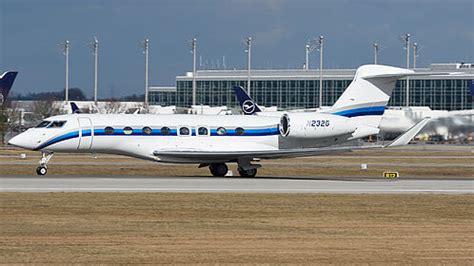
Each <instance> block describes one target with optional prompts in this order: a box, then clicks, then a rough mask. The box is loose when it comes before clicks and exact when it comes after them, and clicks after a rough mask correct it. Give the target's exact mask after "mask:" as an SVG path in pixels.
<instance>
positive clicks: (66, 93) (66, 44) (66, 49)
mask: <svg viewBox="0 0 474 266" xmlns="http://www.w3.org/2000/svg"><path fill="white" fill-rule="evenodd" d="M63 49H64V51H63V54H64V57H65V72H66V73H65V75H66V76H65V85H64V101H66V103H68V102H69V41H68V40H66V41H65V42H64V45H63Z"/></svg>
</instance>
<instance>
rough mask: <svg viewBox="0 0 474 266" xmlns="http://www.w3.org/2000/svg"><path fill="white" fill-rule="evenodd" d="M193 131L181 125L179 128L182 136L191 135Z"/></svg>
mask: <svg viewBox="0 0 474 266" xmlns="http://www.w3.org/2000/svg"><path fill="white" fill-rule="evenodd" d="M190 133H191V131H190V130H189V128H187V127H180V128H179V135H180V136H189V135H190Z"/></svg>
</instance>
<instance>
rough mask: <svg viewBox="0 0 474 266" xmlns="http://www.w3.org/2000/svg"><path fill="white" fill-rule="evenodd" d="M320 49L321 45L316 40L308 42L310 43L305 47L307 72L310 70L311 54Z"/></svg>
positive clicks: (305, 67)
mask: <svg viewBox="0 0 474 266" xmlns="http://www.w3.org/2000/svg"><path fill="white" fill-rule="evenodd" d="M318 47H319V44H318V42H316V40H313V41H308V43H307V44H306V45H305V63H304V69H305V70H308V69H309V54H310V53H311V52H312V51H314V49H316V48H318Z"/></svg>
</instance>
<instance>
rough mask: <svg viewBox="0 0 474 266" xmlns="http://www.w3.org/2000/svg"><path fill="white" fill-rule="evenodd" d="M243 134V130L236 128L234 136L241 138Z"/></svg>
mask: <svg viewBox="0 0 474 266" xmlns="http://www.w3.org/2000/svg"><path fill="white" fill-rule="evenodd" d="M244 133H245V130H244V129H243V128H241V127H238V128H236V129H235V134H236V135H237V136H242V135H243V134H244Z"/></svg>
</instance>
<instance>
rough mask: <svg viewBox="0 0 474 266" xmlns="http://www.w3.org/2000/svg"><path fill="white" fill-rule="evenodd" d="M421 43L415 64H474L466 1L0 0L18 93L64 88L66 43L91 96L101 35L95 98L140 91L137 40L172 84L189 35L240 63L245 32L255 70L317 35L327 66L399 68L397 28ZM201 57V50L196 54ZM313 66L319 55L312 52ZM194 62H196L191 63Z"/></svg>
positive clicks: (470, 9)
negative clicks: (376, 50)
mask: <svg viewBox="0 0 474 266" xmlns="http://www.w3.org/2000/svg"><path fill="white" fill-rule="evenodd" d="M407 32H409V33H411V34H412V36H413V41H415V42H417V43H419V46H420V51H419V57H418V60H417V65H418V66H420V67H427V66H429V64H431V63H441V62H471V63H474V1H472V0H450V1H448V0H385V1H384V0H362V1H355V0H346V1H344V0H266V1H264V0H261V1H258V0H235V1H227V0H200V1H185V0H170V1H160V0H156V1H151V0H149V1H146V0H135V1H125V0H116V1H105V0H104V1H88V0H81V1H77V0H71V1H69V0H42V1H39V0H0V72H4V71H6V70H18V71H20V74H19V76H18V78H17V82H16V83H15V85H14V91H15V92H17V93H22V94H25V93H28V92H40V91H49V90H60V89H62V88H64V56H63V55H62V54H61V49H60V47H59V44H60V43H61V42H62V41H64V40H66V39H67V40H69V41H70V42H71V50H70V86H71V87H80V88H82V89H83V90H84V91H85V92H86V93H87V94H88V95H89V96H91V95H92V88H93V56H92V51H91V49H90V48H89V47H88V43H89V42H91V41H92V39H93V37H94V36H97V37H98V39H99V42H100V43H99V46H100V57H99V90H100V91H99V96H101V97H109V96H121V95H130V94H133V93H137V94H141V93H143V87H144V81H143V76H144V63H143V62H144V57H143V54H142V48H141V41H142V40H143V39H144V38H149V39H150V42H151V43H150V85H160V86H164V85H174V83H175V82H174V81H175V76H176V75H182V74H184V73H185V72H186V71H189V70H190V69H191V66H192V61H191V59H192V57H191V54H190V52H189V49H190V48H189V40H191V39H192V38H193V37H196V38H197V39H198V55H199V56H202V57H203V61H202V62H203V64H205V63H206V61H207V68H211V67H212V66H214V68H217V65H218V64H219V66H220V67H221V68H222V57H223V56H225V58H226V60H225V61H226V67H227V68H228V69H233V68H237V69H241V68H245V64H246V54H245V53H244V43H243V39H244V38H245V37H248V36H252V37H253V39H254V42H253V49H252V51H253V62H252V66H253V68H301V67H302V63H303V62H304V45H305V43H306V42H307V41H308V40H309V39H312V38H314V37H317V36H319V35H324V37H325V39H326V41H325V56H324V60H325V66H326V67H329V68H355V67H357V66H359V65H361V64H366V63H371V62H373V50H372V43H373V42H378V43H380V45H381V47H382V49H381V51H380V58H379V60H380V63H384V64H388V65H395V66H403V65H405V51H404V50H403V43H402V41H400V36H401V35H402V34H404V33H407ZM198 58H199V57H198ZM311 62H312V63H311V64H310V66H311V68H316V67H318V53H317V52H316V51H315V52H314V53H313V54H312V55H311ZM198 64H199V62H198Z"/></svg>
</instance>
